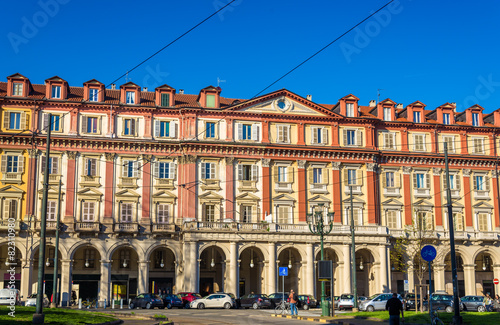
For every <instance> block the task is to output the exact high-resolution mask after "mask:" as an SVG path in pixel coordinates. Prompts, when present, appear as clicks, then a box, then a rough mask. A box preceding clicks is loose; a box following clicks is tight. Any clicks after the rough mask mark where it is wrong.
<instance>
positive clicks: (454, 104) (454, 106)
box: [450, 103, 457, 112]
mask: <svg viewBox="0 0 500 325" xmlns="http://www.w3.org/2000/svg"><path fill="white" fill-rule="evenodd" d="M450 104H451V105H453V111H454V112H456V111H457V103H450Z"/></svg>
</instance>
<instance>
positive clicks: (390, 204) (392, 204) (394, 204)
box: [382, 199, 404, 208]
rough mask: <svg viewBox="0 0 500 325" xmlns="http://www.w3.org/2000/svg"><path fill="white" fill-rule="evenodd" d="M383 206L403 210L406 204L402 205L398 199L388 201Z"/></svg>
mask: <svg viewBox="0 0 500 325" xmlns="http://www.w3.org/2000/svg"><path fill="white" fill-rule="evenodd" d="M382 205H383V206H384V207H398V208H402V207H403V205H404V204H403V203H401V202H399V201H398V200H396V199H389V200H387V201H384V202H382Z"/></svg>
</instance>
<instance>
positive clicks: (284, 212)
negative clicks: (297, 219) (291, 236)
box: [277, 205, 293, 224]
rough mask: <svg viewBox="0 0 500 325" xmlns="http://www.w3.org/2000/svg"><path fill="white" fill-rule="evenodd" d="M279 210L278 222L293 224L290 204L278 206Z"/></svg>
mask: <svg viewBox="0 0 500 325" xmlns="http://www.w3.org/2000/svg"><path fill="white" fill-rule="evenodd" d="M277 210H278V223H279V224H292V223H293V220H292V217H291V214H290V206H288V205H284V206H283V205H280V206H278V208H277Z"/></svg>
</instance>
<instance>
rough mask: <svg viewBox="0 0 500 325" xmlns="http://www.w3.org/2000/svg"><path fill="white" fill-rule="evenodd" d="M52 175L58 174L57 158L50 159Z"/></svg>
mask: <svg viewBox="0 0 500 325" xmlns="http://www.w3.org/2000/svg"><path fill="white" fill-rule="evenodd" d="M52 174H59V157H52Z"/></svg>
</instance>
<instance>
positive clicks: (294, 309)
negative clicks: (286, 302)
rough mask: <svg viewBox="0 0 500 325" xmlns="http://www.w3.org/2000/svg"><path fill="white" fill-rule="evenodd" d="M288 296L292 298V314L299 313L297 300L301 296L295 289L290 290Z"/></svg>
mask: <svg viewBox="0 0 500 325" xmlns="http://www.w3.org/2000/svg"><path fill="white" fill-rule="evenodd" d="M288 298H289V299H290V310H291V311H292V315H298V314H299V313H298V311H297V302H298V301H299V296H297V294H296V293H295V292H294V291H293V290H290V295H289V296H288Z"/></svg>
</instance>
